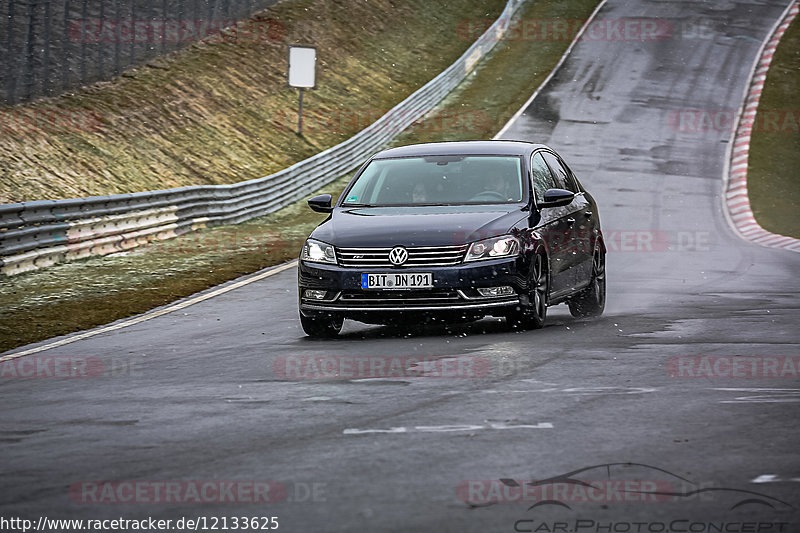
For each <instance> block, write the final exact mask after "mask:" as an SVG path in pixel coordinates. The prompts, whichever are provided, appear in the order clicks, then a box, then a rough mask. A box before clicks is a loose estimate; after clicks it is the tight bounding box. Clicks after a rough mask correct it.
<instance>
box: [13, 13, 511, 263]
mask: <svg viewBox="0 0 800 533" xmlns="http://www.w3.org/2000/svg"><path fill="white" fill-rule="evenodd" d="M523 2H524V0H509V1H508V3H507V4H506V7H505V9H504V10H503V13H502V14H501V15H500V17H499V18H498V19H497V20H496V21H495V22H494V24H493V25H492V26H490V27H489V29H487V30H486V32H484V33H483V35H481V37H480V38H479V39H478V40H477V41H476V42H475V43H474V44H473V45H472V46H470V48H469V49H467V51H466V52H464V54H463V55H462V56H461V57H460V58H459V59H458V60H457V61H455V63H453V64H452V65H450V66H449V67H448V68H447V69H446V70H445V71H443V72H442V73H441V74H439V75H438V76H436V77H435V78H434V79H432V80H431V81H430V82H428V83H427V84H425V85H424V86H423V87H421V88H420V89H418V90H417V91H416V92H414V93H413V94H412V95H411V96H409V97H408V98H406V99H405V100H403V101H402V102H400V103H399V104H398V105H396V106H395V107H394V108H392V109H391V110H390V111H389V112H388V113H386V114H385V115H383V116H382V117H381V118H379V119H378V120H376V121H375V122H374V123H372V124H371V125H370V126H368V127H367V128H365V129H363V130H362V131H360V132H359V133H358V134H356V135H355V136H353V137H351V138H350V139H348V140H347V141H344V142H343V143H341V144H338V145H336V146H334V147H332V148H329V149H327V150H325V151H323V152H320V153H319V154H317V155H315V156H313V157H310V158H308V159H305V160H303V161H300V162H299V163H296V164H294V165H292V166H291V167H289V168H287V169H284V170H282V171H280V172H277V173H275V174H271V175H269V176H265V177H263V178H258V179H254V180H249V181H244V182H241V183H236V184H232V185H198V186H191V187H180V188H176V189H166V190H160V191H147V192H141V193H133V194H115V195H111V196H95V197H89V198H77V199H70V200H43V201H36V202H21V203H16V204H5V205H0V273H2V274H5V275H13V274H17V273H20V272H25V271H28V270H34V269H37V268H42V267H46V266H50V265H53V264H56V263H60V262H64V261H69V260H72V259H78V258H83V257H89V256H94V255H104V254H108V253H113V252H119V251H122V250H127V249H130V248H133V247H136V246H139V245H141V244H145V243H147V242H149V241H151V240H154V239H168V238H171V237H176V236H178V235H181V234H183V233H187V232H190V231H193V230H196V229H199V228H203V227H209V226H215V225H221V224H235V223H239V222H243V221H245V220H248V219H250V218H253V217H256V216H260V215H264V214H267V213H271V212H273V211H275V210H277V209H279V208H281V207H283V206H285V205H287V204H289V203H291V202H294V201H296V200H298V199H300V198H302V197H303V196H305V195H307V194H309V193H310V192H311V191H314V190H315V189H318V188H319V187H322V186H323V185H325V184H326V183H328V182H330V181H332V180H334V179H336V178H337V177H338V176H341V175H342V174H344V173H346V172H347V171H349V170H352V169H353V168H355V167H357V166H359V165H361V164H362V163H363V162H364V161H365V160H366V158H367V157H368V156H369V155H371V154H372V153H373V152H375V151H377V150H378V149H380V148H381V147H382V146H385V145H386V144H387V143H388V142H389V141H391V140H392V139H393V138H394V137H395V136H396V135H397V134H399V133H400V132H401V131H403V130H404V129H405V128H407V127H408V126H409V125H411V124H412V123H413V122H414V121H416V120H418V119H419V118H420V117H422V116H424V115H425V114H427V113H428V112H429V111H431V110H432V109H433V108H434V107H435V106H436V104H437V103H439V101H441V100H442V98H444V97H445V96H446V95H447V94H448V93H449V92H450V91H451V90H452V89H453V88H455V87H456V86H457V85H458V84H459V83H460V82H461V81H462V80H463V79H464V78H465V77H466V76H467V74H469V72H470V71H471V70H472V69H473V67H474V66H475V64H476V63H477V62H478V60H479V59H480V58H481V57H482V56H483V55H484V54H486V53H487V52H489V51H490V50H491V49H492V48H493V47H494V45H495V44H496V43H497V41H498V40H499V39H500V38H501V37H502V36H503V34H504V33H505V30H506V29H507V27H508V23H509V21H510V20H511V17H512V16H513V14H514V12H515V11H516V10H517V9H518V8H519V6H520V5H521V4H522V3H523Z"/></svg>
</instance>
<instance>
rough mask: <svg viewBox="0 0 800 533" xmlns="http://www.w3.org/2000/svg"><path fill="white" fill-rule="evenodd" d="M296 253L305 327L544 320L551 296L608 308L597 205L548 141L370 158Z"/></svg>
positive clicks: (589, 311) (434, 146)
mask: <svg viewBox="0 0 800 533" xmlns="http://www.w3.org/2000/svg"><path fill="white" fill-rule="evenodd" d="M308 204H309V206H310V207H311V209H313V210H314V211H318V212H321V213H328V214H329V216H328V218H327V219H326V220H325V221H324V222H322V223H321V224H320V225H319V226H318V227H317V228H316V229H315V230H314V231H313V232H312V233H311V235H310V236H309V238H308V240H307V241H306V242H305V244H304V246H303V249H302V251H301V253H300V262H299V269H298V270H299V274H298V281H299V289H300V292H299V298H300V320H301V322H302V326H303V330H304V331H305V332H306V333H307V334H308V335H310V336H312V337H330V336H335V335H337V334H338V333H339V331H340V330H341V328H342V323H343V321H344V319H345V318H350V319H355V320H359V321H361V322H366V323H372V324H387V323H393V322H398V321H404V320H411V321H413V322H416V323H420V322H422V321H424V320H427V319H441V320H445V321H448V320H477V319H480V318H482V317H484V316H487V315H493V316H501V317H505V318H506V319H507V321H508V323H509V324H510V325H511V326H513V327H517V328H541V327H542V326H543V325H544V322H545V317H546V315H547V308H548V306H552V305H555V304H558V303H562V302H566V303H567V304H568V305H569V309H570V312H571V313H572V315H573V316H576V317H587V316H595V315H599V314H601V313H602V312H603V308H604V306H605V292H606V286H605V246H604V244H603V235H602V233H601V231H600V220H599V217H598V213H597V205H596V204H595V201H594V199H593V198H592V197H591V195H590V194H589V193H588V192H587V191H586V190H585V189H584V188H583V186H582V185H581V183H580V182H579V181H578V179H577V178H576V177H575V175H574V174H573V173H572V171H571V170H570V169H569V167H568V166H567V165H566V163H565V162H564V160H563V159H562V158H561V157H560V156H559V155H558V154H557V153H556V152H555V151H553V150H552V149H551V148H548V147H547V146H545V145H542V144H532V143H527V142H517V141H466V142H444V143H431V144H418V145H411V146H404V147H399V148H391V149H388V150H384V151H382V152H380V153H378V154H376V155H374V156H372V157H371V158H370V159H369V160H368V161H367V162H366V163H365V164H364V166H363V167H361V169H360V170H359V171H358V173H357V174H356V175H355V177H353V179H352V180H351V181H350V183H349V184H348V185H347V187H346V188H345V190H344V192H343V193H342V195H341V196H340V198H339V199H338V201H337V202H336V203H335V204H332V197H331V195H329V194H323V195H320V196H316V197H314V198H311V199H310V200H309V201H308Z"/></svg>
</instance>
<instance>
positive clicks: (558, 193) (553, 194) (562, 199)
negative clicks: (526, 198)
mask: <svg viewBox="0 0 800 533" xmlns="http://www.w3.org/2000/svg"><path fill="white" fill-rule="evenodd" d="M574 198H575V193H574V192H571V191H567V190H565V189H547V190H546V191H545V192H544V200H543V201H541V202H539V207H562V206H565V205H569V204H570V203H572V200H573V199H574Z"/></svg>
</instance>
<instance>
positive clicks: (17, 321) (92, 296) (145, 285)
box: [0, 0, 597, 351]
mask: <svg viewBox="0 0 800 533" xmlns="http://www.w3.org/2000/svg"><path fill="white" fill-rule="evenodd" d="M596 4H597V0H581V1H579V2H572V3H570V4H569V5H563V4H561V3H560V2H530V3H529V4H528V5H527V6H524V7H523V8H522V9H521V12H520V13H519V14H518V17H524V18H536V19H544V18H565V19H571V20H574V19H585V18H587V17H588V15H589V14H590V13H591V11H592V10H593V9H594V7H595V6H596ZM460 18H461V16H460V15H458V14H455V13H453V14H452V15H451V18H450V19H448V20H439V21H438V22H437V24H441V25H447V27H454V26H455V25H456V24H457V23H458V21H459V20H460ZM568 45H569V42H568V41H553V42H541V41H538V42H537V41H508V42H500V43H498V44H497V46H496V47H495V50H494V52H493V53H492V54H491V55H490V56H489V57H488V58H484V60H483V61H482V62H481V63H479V64H478V66H477V67H476V69H475V70H474V72H475V74H474V75H470V77H469V78H468V80H467V81H465V82H464V83H462V84H461V85H460V86H459V87H458V88H457V89H456V91H454V92H453V93H452V94H451V95H450V96H448V98H447V99H446V100H445V101H444V102H443V104H442V106H441V109H439V110H438V111H437V112H435V113H432V116H430V117H428V118H426V119H424V120H421V121H419V122H418V123H417V124H416V125H415V126H414V127H412V128H411V129H410V130H408V131H407V132H404V133H403V134H402V135H401V136H400V137H399V138H398V139H397V140H396V142H395V144H408V143H412V142H427V141H440V140H465V139H486V138H491V137H492V136H493V135H494V134H495V133H496V132H497V131H498V130H499V129H500V128H501V127H502V125H503V124H504V123H505V122H506V121H507V120H508V119H509V118H510V117H511V115H513V114H514V113H515V112H516V111H517V109H519V107H520V106H521V105H522V104H523V103H524V102H525V101H526V100H527V98H528V97H529V96H530V94H531V93H532V92H533V91H534V89H535V88H536V87H537V86H538V85H539V84H540V83H541V82H542V81H543V80H544V78H545V77H546V76H547V74H548V73H549V72H550V70H551V69H552V67H553V66H555V64H556V63H557V62H558V59H559V58H560V56H561V54H562V53H563V52H564V50H565V49H566V48H567V46H568ZM456 57H457V56H456ZM452 59H455V57H453V58H452ZM434 74H435V73H434ZM339 129H344V128H341V127H340V128H339ZM352 133H354V132H350V134H352ZM349 177H350V176H343V177H341V178H339V179H338V180H336V181H334V182H333V183H331V184H329V185H327V186H326V187H323V188H322V189H321V190H320V191H318V192H330V193H333V194H334V195H336V196H338V194H340V192H341V190H342V189H343V187H344V186H345V184H346V183H347V181H348V179H349ZM309 196H311V195H309ZM324 218H325V217H324V215H320V214H319V213H314V212H313V211H311V210H310V209H309V208H308V207H307V205H306V203H305V201H299V202H295V203H294V204H292V205H290V206H288V207H286V208H284V209H282V210H280V211H278V212H276V213H272V214H270V215H267V216H264V217H260V218H258V219H253V220H251V221H248V222H245V223H243V224H239V225H235V226H225V227H219V228H213V229H208V230H202V231H198V232H194V233H192V234H188V235H184V236H182V237H180V238H177V239H172V240H168V241H163V242H157V243H152V244H151V245H148V246H145V247H141V248H137V249H135V250H133V251H131V252H128V253H125V254H117V255H114V256H106V257H97V258H91V259H87V260H84V261H76V262H74V263H69V264H65V265H59V266H56V267H52V268H48V269H44V270H41V271H34V272H29V273H26V274H21V275H18V276H14V277H11V278H7V279H5V280H3V283H2V284H1V285H0V315H2V320H0V351H1V350H8V349H11V348H14V347H16V346H20V345H23V344H27V343H30V342H34V341H38V340H42V339H46V338H49V337H52V336H55V335H61V334H66V333H69V332H72V331H76V330H81V329H86V328H89V327H93V326H96V325H100V324H105V323H108V322H110V321H113V320H116V319H119V318H123V317H126V316H130V315H133V314H137V313H141V312H144V311H147V310H148V309H152V308H153V307H156V306H159V305H163V304H166V303H169V302H171V301H173V300H175V299H177V298H181V297H185V296H188V295H190V294H192V293H194V292H197V291H200V290H203V289H206V288H208V287H210V286H213V285H216V284H219V283H222V282H224V281H227V280H230V279H233V278H235V277H238V276H240V275H242V274H247V273H251V272H255V271H257V270H259V269H261V268H264V267H267V266H271V265H275V264H278V263H280V262H283V261H286V260H288V259H293V258H295V257H297V255H298V253H299V250H300V247H301V245H302V243H303V241H304V240H305V238H306V236H307V235H308V234H309V233H310V232H311V230H312V229H313V228H314V227H315V226H316V225H317V224H318V223H319V222H321V221H322V220H323V219H324Z"/></svg>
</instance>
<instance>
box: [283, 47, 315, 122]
mask: <svg viewBox="0 0 800 533" xmlns="http://www.w3.org/2000/svg"><path fill="white" fill-rule="evenodd" d="M316 63H317V49H316V47H314V46H303V45H296V44H290V45H289V73H288V78H289V85H290V86H291V87H297V88H299V89H300V105H299V106H298V110H297V134H298V135H302V134H303V89H313V88H314V87H315V84H316Z"/></svg>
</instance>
